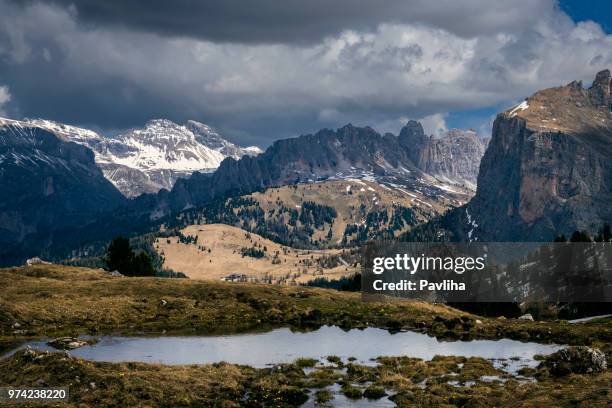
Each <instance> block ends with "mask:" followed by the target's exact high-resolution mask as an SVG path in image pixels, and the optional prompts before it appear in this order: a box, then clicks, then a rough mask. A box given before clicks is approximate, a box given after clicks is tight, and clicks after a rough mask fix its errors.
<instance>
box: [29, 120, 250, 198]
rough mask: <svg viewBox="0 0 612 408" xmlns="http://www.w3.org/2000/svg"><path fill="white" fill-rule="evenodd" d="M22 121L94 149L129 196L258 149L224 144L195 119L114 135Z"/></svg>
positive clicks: (162, 122)
mask: <svg viewBox="0 0 612 408" xmlns="http://www.w3.org/2000/svg"><path fill="white" fill-rule="evenodd" d="M26 123H27V124H29V125H33V126H38V127H41V128H43V129H47V130H49V131H51V132H53V133H56V134H57V135H59V136H60V137H62V138H65V139H66V140H70V141H74V142H76V143H79V144H83V145H85V146H87V147H89V148H90V149H92V150H93V151H94V153H95V157H96V163H97V164H98V166H99V167H100V168H101V169H102V171H103V172H104V175H105V176H106V178H108V179H109V180H110V181H111V182H112V183H113V184H114V185H115V186H116V187H117V188H118V189H119V190H120V191H121V192H122V193H123V194H124V195H126V196H127V197H135V196H138V195H140V194H142V193H156V192H157V191H159V190H161V189H162V188H165V189H167V190H169V189H171V188H172V186H173V185H174V183H175V182H176V180H177V179H178V178H180V177H187V176H189V175H190V174H191V173H193V172H194V171H204V172H210V171H213V170H214V169H216V168H217V167H219V164H220V163H221V161H222V160H223V159H224V158H226V157H232V158H234V159H239V158H240V157H242V156H244V155H256V154H259V153H260V152H261V150H260V149H259V148H257V147H248V148H242V147H239V146H237V145H235V144H233V143H231V142H228V141H227V140H225V139H223V138H222V137H221V136H220V135H219V134H218V133H216V132H215V131H214V130H213V129H212V128H210V127H209V126H207V125H204V124H202V123H199V122H196V121H188V122H187V124H185V125H178V124H176V123H174V122H172V121H169V120H166V119H155V120H151V121H149V122H147V123H146V124H145V126H144V127H143V128H141V129H134V130H131V131H129V132H126V133H123V134H120V135H118V136H116V137H112V138H110V137H104V136H102V135H100V134H98V133H96V132H93V131H91V130H87V129H82V128H78V127H74V126H69V125H64V124H60V123H56V122H52V121H48V120H40V119H34V120H28V121H26Z"/></svg>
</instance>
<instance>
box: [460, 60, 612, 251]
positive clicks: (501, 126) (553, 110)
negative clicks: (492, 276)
mask: <svg viewBox="0 0 612 408" xmlns="http://www.w3.org/2000/svg"><path fill="white" fill-rule="evenodd" d="M610 86H611V78H610V71H608V70H605V71H602V72H599V73H598V74H597V76H596V77H595V80H594V81H593V83H592V86H591V87H589V88H588V89H585V88H584V87H583V86H582V83H580V82H576V81H574V82H572V83H570V84H568V85H566V86H562V87H557V88H550V89H545V90H543V91H539V92H537V93H535V94H534V95H532V96H530V97H529V98H527V99H526V100H525V101H523V102H521V103H520V104H519V105H517V106H515V107H513V108H511V109H509V110H507V111H505V112H502V113H500V114H499V115H498V116H497V118H496V120H495V122H494V125H493V135H492V139H491V142H490V144H489V147H488V149H487V151H486V153H485V155H484V157H483V159H482V163H481V166H480V173H479V175H478V188H477V191H476V195H475V197H474V198H473V199H472V201H471V202H470V203H469V204H467V205H466V206H465V207H463V208H461V209H458V210H456V214H455V215H456V216H455V218H456V220H455V221H456V222H454V223H453V227H452V229H453V230H454V231H453V232H454V233H455V234H456V237H458V238H459V239H462V240H479V241H522V240H526V241H538V240H541V241H550V240H551V239H552V238H554V237H555V236H556V235H558V234H561V233H564V234H566V235H567V234H571V233H572V232H573V231H575V230H588V231H591V232H596V231H597V230H598V229H599V228H601V227H602V225H603V224H604V223H610V222H611V221H612V206H611V205H610V203H611V202H612V160H611V159H610V158H611V157H612V98H611V97H610Z"/></svg>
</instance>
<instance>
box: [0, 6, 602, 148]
mask: <svg viewBox="0 0 612 408" xmlns="http://www.w3.org/2000/svg"><path fill="white" fill-rule="evenodd" d="M128 3H129V4H128ZM581 3H582V4H583V3H585V2H580V1H576V0H570V1H562V2H561V4H559V3H558V2H556V1H555V0H514V1H512V2H508V1H505V0H500V1H494V0H463V1H456V0H437V1H432V0H413V1H405V0H387V1H385V2H379V1H373V0H334V1H328V0H309V1H303V0H282V1H281V0H274V1H273V0H257V1H254V0H224V1H212V0H211V1H208V0H183V1H172V2H169V1H164V0H155V1H151V0H149V1H145V0H142V1H131V2H126V1H121V0H105V1H95V0H65V1H64V0H55V1H51V0H48V1H42V0H41V1H17V0H0V114H1V115H4V116H10V117H13V118H17V119H18V118H23V117H41V118H46V119H53V120H57V121H61V122H66V123H70V124H75V125H81V126H85V127H91V128H94V129H96V130H100V131H102V132H104V133H107V134H113V133H115V132H118V131H121V130H123V129H127V128H131V127H137V126H142V125H143V124H144V122H146V121H147V120H149V119H151V118H159V117H163V118H168V119H171V120H174V121H176V122H182V121H185V120H187V119H195V120H199V121H202V122H205V123H207V124H209V125H212V126H214V127H216V128H217V129H218V130H219V131H220V132H221V133H222V134H224V135H226V136H227V137H228V138H229V139H231V140H233V141H237V142H239V143H241V144H245V145H246V144H258V145H260V146H267V145H268V144H269V143H270V142H271V141H273V140H275V139H278V138H283V137H291V136H296V135H299V134H303V133H310V132H313V131H316V130H318V129H320V128H323V127H331V128H335V127H339V126H341V125H344V124H346V123H349V122H350V123H353V124H355V125H366V124H367V125H370V126H372V127H374V128H375V129H377V130H379V131H381V132H385V131H391V132H394V133H397V132H398V130H399V128H400V127H401V124H402V123H403V122H405V121H406V120H407V119H420V120H422V122H423V124H424V126H425V128H426V130H427V131H428V132H430V133H436V132H443V131H444V130H445V129H447V128H450V127H473V128H476V129H477V130H478V131H479V132H481V133H482V134H486V133H487V132H490V125H491V121H492V117H493V116H494V114H495V113H496V112H498V111H499V110H501V109H504V108H506V107H508V106H510V105H512V104H513V103H516V102H517V101H520V100H521V99H522V98H524V97H526V96H528V95H530V94H531V93H533V92H534V91H535V90H537V89H540V88H544V87H549V86H555V85H559V84H565V83H568V82H570V81H571V80H573V79H582V80H584V81H585V83H586V84H588V83H589V82H590V81H591V80H592V78H593V76H594V74H595V73H596V72H597V71H598V70H600V69H603V68H611V67H612V36H611V35H609V34H608V33H609V32H610V25H611V24H610V17H609V16H610V14H611V13H610V9H609V6H606V5H605V1H593V2H589V4H588V5H587V6H588V7H587V6H584V5H581ZM383 5H384V7H383ZM510 5H511V6H510ZM601 16H603V17H601ZM602 18H603V19H602Z"/></svg>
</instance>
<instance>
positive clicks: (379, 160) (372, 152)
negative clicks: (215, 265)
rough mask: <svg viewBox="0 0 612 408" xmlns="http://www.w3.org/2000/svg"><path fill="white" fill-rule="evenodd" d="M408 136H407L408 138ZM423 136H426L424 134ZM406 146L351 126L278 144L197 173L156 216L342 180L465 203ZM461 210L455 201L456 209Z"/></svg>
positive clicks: (165, 199)
mask: <svg viewBox="0 0 612 408" xmlns="http://www.w3.org/2000/svg"><path fill="white" fill-rule="evenodd" d="M415 123H416V122H415ZM417 125H418V124H417ZM417 125H415V124H414V123H413V122H410V123H409V124H408V125H406V126H407V127H409V128H410V127H419V128H420V125H418V126H417ZM407 131H408V130H406V131H404V130H403V131H402V132H403V133H404V134H405V133H406V132H407ZM420 132H421V134H422V128H420ZM423 137H424V138H425V139H426V140H430V138H428V137H426V136H424V135H423ZM405 142H406V140H405V138H403V136H402V135H400V136H399V137H396V136H394V135H392V134H385V135H384V136H383V135H380V134H379V133H377V132H376V131H374V130H373V129H372V128H369V127H364V128H360V127H355V126H352V125H347V126H344V127H342V128H340V129H338V130H336V131H333V130H330V129H324V130H321V131H319V132H317V133H316V134H312V135H304V136H300V137H297V138H293V139H286V140H279V141H277V142H275V143H274V144H273V145H272V146H270V147H269V148H268V149H267V150H266V151H265V152H264V153H262V154H261V155H258V156H256V157H243V158H242V159H240V160H238V161H236V160H233V159H226V160H224V161H223V162H222V163H221V165H220V166H219V168H218V169H217V171H215V172H214V173H212V174H200V173H195V174H194V175H192V176H191V177H190V178H188V179H181V180H179V181H177V183H176V185H175V186H174V188H173V189H172V191H171V192H170V193H169V194H165V195H164V194H162V195H160V196H159V200H157V202H156V208H155V210H154V213H155V214H157V215H160V214H166V213H168V212H170V211H177V210H182V209H185V208H189V207H192V206H197V205H200V204H202V203H206V202H208V201H210V200H212V199H215V198H217V197H222V196H224V195H228V194H232V195H240V194H249V193H251V192H253V191H256V190H258V189H262V188H266V187H270V186H280V185H287V184H295V183H298V182H308V181H318V180H319V181H320V180H328V179H332V180H333V179H343V178H344V179H346V178H363V179H366V180H368V179H370V180H376V181H378V182H381V183H383V184H384V183H387V184H388V185H389V186H391V187H393V186H395V185H397V186H399V187H400V188H407V190H408V191H410V190H416V191H419V192H422V191H426V192H427V193H428V194H430V195H432V196H435V195H438V196H453V195H455V194H456V195H457V196H461V195H463V196H464V197H465V191H463V190H462V187H460V186H457V185H455V184H451V182H450V180H445V181H443V180H441V179H440V178H436V177H433V176H432V175H430V174H427V173H426V172H424V171H423V170H421V169H420V168H419V167H417V166H416V165H415V163H414V162H413V158H414V157H415V156H418V155H421V154H422V153H421V152H420V149H419V148H418V147H417V148H415V146H413V145H412V144H406V143H405ZM426 143H430V142H426ZM427 146H429V145H427ZM436 158H437V157H436ZM434 159H435V158H432V159H430V161H429V163H433V161H434ZM441 167H442V166H441ZM460 204H461V202H460V201H459V200H456V202H455V205H460Z"/></svg>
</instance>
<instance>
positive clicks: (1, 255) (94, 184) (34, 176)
mask: <svg viewBox="0 0 612 408" xmlns="http://www.w3.org/2000/svg"><path fill="white" fill-rule="evenodd" d="M0 191H2V200H0V262H1V263H3V264H7V263H11V262H12V260H20V259H23V257H26V256H32V255H37V254H38V253H37V251H38V250H39V249H40V248H42V247H45V246H46V245H47V244H48V243H49V242H50V241H52V240H53V235H54V233H55V231H57V230H58V229H61V228H65V227H78V226H81V225H85V224H86V223H87V222H90V221H91V220H92V219H95V218H96V217H98V216H99V215H100V214H101V213H102V212H104V211H109V210H112V209H113V208H116V207H118V206H120V205H121V204H124V203H125V202H126V201H127V200H126V199H125V198H124V197H123V196H122V195H121V193H120V192H119V191H118V190H117V189H116V188H115V187H114V186H113V185H112V184H111V183H110V182H109V181H108V180H106V179H105V178H104V176H103V174H102V172H101V171H100V169H99V168H98V167H97V166H96V163H95V161H94V155H93V153H92V152H91V151H90V150H89V149H87V148H86V147H84V146H82V145H79V144H77V143H72V142H67V141H64V140H62V139H61V138H59V137H58V136H57V135H56V134H54V133H52V132H49V131H46V130H44V129H42V128H40V127H36V126H27V125H24V124H23V123H22V122H17V121H10V120H4V119H3V120H0Z"/></svg>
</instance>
